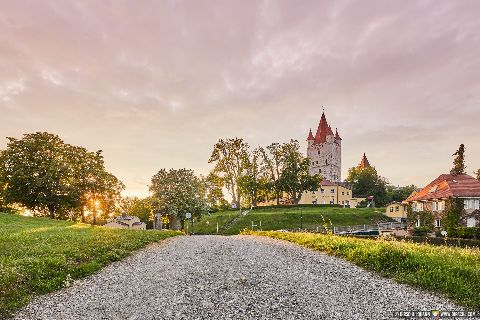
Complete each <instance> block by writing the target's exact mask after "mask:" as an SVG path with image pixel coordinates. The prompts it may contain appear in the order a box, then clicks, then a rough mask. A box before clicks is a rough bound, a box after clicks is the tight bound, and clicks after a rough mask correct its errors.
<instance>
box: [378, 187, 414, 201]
mask: <svg viewBox="0 0 480 320" xmlns="http://www.w3.org/2000/svg"><path fill="white" fill-rule="evenodd" d="M416 189H417V187H416V186H414V185H413V184H412V185H409V186H406V187H396V186H392V185H387V186H386V196H385V199H386V203H390V202H394V201H395V202H402V201H403V200H405V199H407V198H408V196H409V195H411V194H412V192H413V191H414V190H416Z"/></svg>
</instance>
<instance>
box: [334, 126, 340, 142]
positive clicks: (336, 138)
mask: <svg viewBox="0 0 480 320" xmlns="http://www.w3.org/2000/svg"><path fill="white" fill-rule="evenodd" d="M335 140H342V138H340V135H339V134H338V130H337V128H335Z"/></svg>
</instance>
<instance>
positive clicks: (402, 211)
mask: <svg viewBox="0 0 480 320" xmlns="http://www.w3.org/2000/svg"><path fill="white" fill-rule="evenodd" d="M407 210H408V205H406V204H403V203H400V202H392V203H390V204H389V205H388V206H387V209H386V210H385V215H386V216H387V217H390V218H392V219H394V220H397V221H398V222H406V221H407Z"/></svg>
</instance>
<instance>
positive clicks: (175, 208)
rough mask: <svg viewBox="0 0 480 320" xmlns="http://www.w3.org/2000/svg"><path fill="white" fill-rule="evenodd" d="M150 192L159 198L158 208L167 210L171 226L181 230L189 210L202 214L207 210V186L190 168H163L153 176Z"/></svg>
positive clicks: (195, 214)
mask: <svg viewBox="0 0 480 320" xmlns="http://www.w3.org/2000/svg"><path fill="white" fill-rule="evenodd" d="M150 192H152V194H153V198H154V199H155V200H157V202H156V206H157V208H156V210H159V211H163V212H167V214H168V217H169V219H170V228H172V229H175V230H180V229H182V228H183V220H184V219H185V214H186V213H187V212H190V213H192V215H194V216H197V217H198V216H201V215H202V214H203V213H205V212H207V204H206V201H205V188H204V186H203V184H202V182H201V180H200V179H199V178H198V177H196V176H195V174H194V172H193V171H192V170H188V169H179V170H175V169H170V170H169V171H167V170H165V169H162V170H160V171H158V173H157V174H155V175H154V176H153V177H152V182H151V185H150Z"/></svg>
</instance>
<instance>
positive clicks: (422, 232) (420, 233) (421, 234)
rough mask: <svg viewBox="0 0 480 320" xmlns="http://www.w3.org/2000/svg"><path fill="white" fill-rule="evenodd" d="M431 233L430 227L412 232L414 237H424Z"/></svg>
mask: <svg viewBox="0 0 480 320" xmlns="http://www.w3.org/2000/svg"><path fill="white" fill-rule="evenodd" d="M431 231H432V228H431V227H427V226H423V227H420V228H415V229H414V230H413V236H414V237H425V236H427V235H428V234H429V233H430V232H431Z"/></svg>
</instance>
